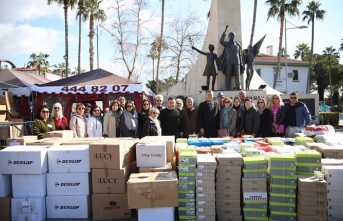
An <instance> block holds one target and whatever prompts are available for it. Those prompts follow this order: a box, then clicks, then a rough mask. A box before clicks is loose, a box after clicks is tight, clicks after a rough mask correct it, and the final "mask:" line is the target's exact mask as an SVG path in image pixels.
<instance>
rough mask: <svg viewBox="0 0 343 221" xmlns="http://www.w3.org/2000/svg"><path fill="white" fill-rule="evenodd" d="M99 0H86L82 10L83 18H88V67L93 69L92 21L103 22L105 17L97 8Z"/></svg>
mask: <svg viewBox="0 0 343 221" xmlns="http://www.w3.org/2000/svg"><path fill="white" fill-rule="evenodd" d="M101 2H102V0H101V1H98V0H87V1H85V4H84V10H83V13H82V17H83V20H84V21H86V20H87V19H89V68H90V70H93V62H94V45H93V38H94V33H95V31H94V21H100V22H103V21H105V20H106V19H107V16H106V14H105V11H104V10H102V9H100V8H99V5H100V3H101Z"/></svg>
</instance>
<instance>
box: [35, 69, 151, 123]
mask: <svg viewBox="0 0 343 221" xmlns="http://www.w3.org/2000/svg"><path fill="white" fill-rule="evenodd" d="M31 90H32V92H33V93H34V96H35V103H34V107H35V113H36V114H37V111H38V109H39V108H40V107H41V106H42V105H43V103H47V104H48V105H49V107H52V105H53V104H54V103H55V102H60V103H61V104H62V106H63V107H64V113H63V114H64V115H65V116H66V117H67V118H68V119H69V117H70V114H71V112H72V105H71V104H72V103H79V102H81V103H85V102H90V103H93V104H94V103H95V101H103V109H104V108H106V107H108V106H109V103H110V101H112V100H114V99H117V98H118V97H119V96H125V98H126V99H127V100H133V101H134V103H135V106H136V109H137V111H139V109H140V103H141V101H142V99H144V98H147V99H150V100H152V99H153V97H154V93H153V92H152V91H151V90H150V89H149V88H147V87H146V86H145V85H144V84H142V83H135V82H133V81H131V80H128V79H126V78H123V77H120V76H118V75H115V74H113V73H110V72H108V71H105V70H103V69H96V70H93V71H89V72H86V73H82V74H79V75H75V76H71V77H68V78H64V79H61V80H57V81H53V82H50V83H46V84H41V85H33V86H31Z"/></svg>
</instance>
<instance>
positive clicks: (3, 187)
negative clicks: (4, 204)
mask: <svg viewBox="0 0 343 221" xmlns="http://www.w3.org/2000/svg"><path fill="white" fill-rule="evenodd" d="M11 193H12V178H11V175H10V174H0V197H6V196H8V195H10V194H11Z"/></svg>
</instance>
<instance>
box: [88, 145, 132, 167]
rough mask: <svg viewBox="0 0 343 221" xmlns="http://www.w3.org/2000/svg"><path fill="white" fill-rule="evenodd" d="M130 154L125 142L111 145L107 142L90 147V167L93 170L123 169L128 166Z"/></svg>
mask: <svg viewBox="0 0 343 221" xmlns="http://www.w3.org/2000/svg"><path fill="white" fill-rule="evenodd" d="M128 154H129V151H128V149H127V148H126V146H125V141H120V142H117V143H112V144H109V143H107V141H104V142H99V143H93V144H90V145H89V161H90V167H91V168H92V169H93V168H94V169H95V168H99V169H104V168H107V169H121V168H123V167H124V166H126V164H127V163H129V162H127V161H125V159H126V156H127V155H128Z"/></svg>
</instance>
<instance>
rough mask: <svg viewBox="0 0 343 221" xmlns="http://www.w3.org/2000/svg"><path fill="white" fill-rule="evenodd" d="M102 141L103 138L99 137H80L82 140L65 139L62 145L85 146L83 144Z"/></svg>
mask: <svg viewBox="0 0 343 221" xmlns="http://www.w3.org/2000/svg"><path fill="white" fill-rule="evenodd" d="M99 141H102V138H99V137H80V138H71V139H65V140H63V142H62V143H61V145H83V144H92V143H95V142H99Z"/></svg>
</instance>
